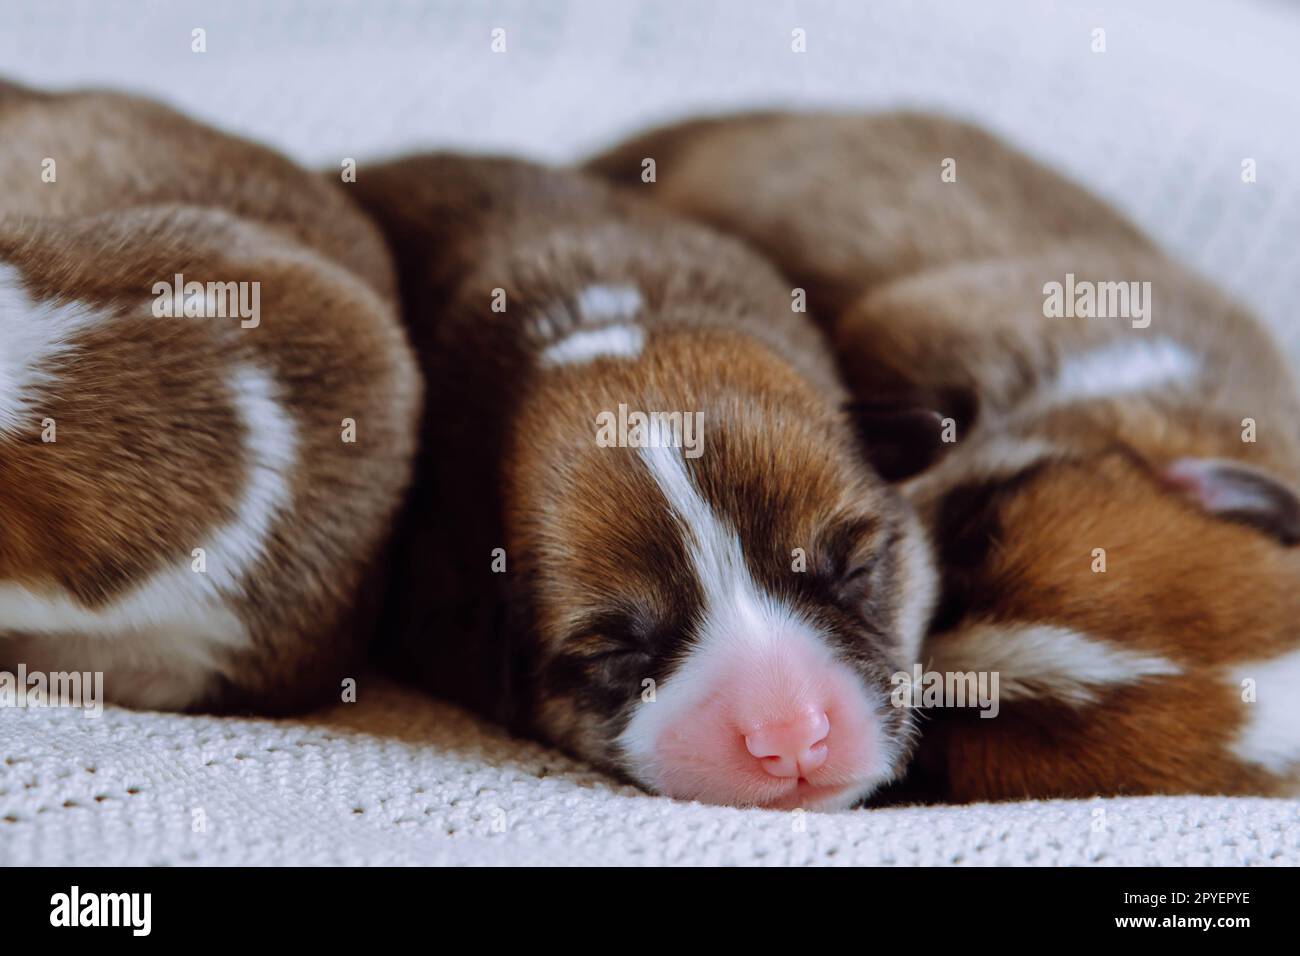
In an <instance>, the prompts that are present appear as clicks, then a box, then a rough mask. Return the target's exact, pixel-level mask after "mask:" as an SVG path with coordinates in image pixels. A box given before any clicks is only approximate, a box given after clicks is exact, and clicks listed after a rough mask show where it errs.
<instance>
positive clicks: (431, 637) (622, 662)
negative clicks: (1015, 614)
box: [358, 155, 932, 807]
mask: <svg viewBox="0 0 1300 956" xmlns="http://www.w3.org/2000/svg"><path fill="white" fill-rule="evenodd" d="M358 187H359V190H360V196H361V198H362V201H363V203H364V204H365V205H366V206H367V208H368V209H369V210H370V211H371V212H372V213H373V214H374V216H375V217H376V219H377V221H379V222H380V223H381V224H382V226H383V227H384V230H385V232H386V234H387V235H388V238H389V242H390V244H391V246H392V249H393V251H394V255H395V256H396V258H397V260H398V262H399V271H400V274H401V282H402V287H403V297H404V300H405V314H406V316H407V320H408V322H409V323H410V326H411V336H412V339H413V341H414V342H415V343H416V346H417V350H418V352H419V354H420V357H421V360H422V362H423V365H424V371H425V375H426V378H427V381H428V382H429V395H428V402H427V407H426V417H425V425H424V429H423V439H422V447H423V449H424V454H423V460H422V461H421V463H420V466H419V468H418V477H417V483H416V487H417V491H416V494H415V495H414V498H413V501H412V503H411V507H410V509H409V511H408V514H407V515H406V516H405V518H404V519H403V525H404V526H405V528H406V531H407V539H406V541H405V543H404V546H403V548H402V554H401V559H400V561H399V568H400V572H399V576H398V578H396V590H397V592H398V598H397V601H396V607H397V611H396V613H395V616H394V620H393V621H392V622H391V623H390V627H389V628H388V630H390V631H391V632H392V633H394V634H396V635H399V637H400V640H399V644H400V646H398V647H397V648H395V649H394V651H393V654H392V657H393V660H394V661H396V662H397V663H396V666H398V667H399V668H400V669H401V670H402V671H403V672H404V673H406V674H407V675H408V676H413V677H417V678H419V679H420V680H422V681H423V682H424V683H426V684H427V685H429V686H431V687H433V688H434V689H435V690H437V691H439V692H440V693H443V694H447V695H450V696H452V697H453V698H454V699H457V700H460V701H462V702H464V703H467V704H469V705H471V706H473V707H475V708H477V709H479V710H481V711H485V712H488V713H491V714H493V715H494V716H497V717H501V718H504V719H510V720H512V721H513V722H514V723H515V725H516V726H517V727H519V728H521V729H525V730H528V731H530V732H533V733H536V734H539V735H541V736H543V737H544V738H546V739H549V740H551V741H553V742H556V743H558V744H560V745H562V746H565V747H567V748H568V749H570V750H571V751H573V752H575V753H577V754H579V755H580V756H583V757H586V758H588V759H591V760H593V761H596V762H598V763H599V764H601V765H602V766H605V767H607V768H610V769H612V770H614V771H615V772H617V773H620V774H622V775H624V776H626V777H629V778H631V779H633V780H635V781H637V782H639V783H641V784H642V785H644V786H646V787H647V788H650V789H653V790H658V791H660V792H665V793H668V794H671V795H674V796H679V797H687V798H694V799H701V800H706V801H710V802H717V803H740V804H763V805H777V806H793V805H807V806H819V807H820V806H838V805H847V804H848V803H851V802H853V801H854V800H856V799H858V798H860V797H862V796H863V795H865V794H866V793H869V792H870V791H871V790H872V789H873V788H875V787H876V786H878V785H879V784H880V783H882V782H883V781H885V780H887V779H889V778H891V777H892V776H893V774H894V772H895V770H896V769H897V768H898V767H899V766H901V763H902V761H903V758H904V755H905V754H906V753H907V752H908V750H909V749H910V719H909V717H908V715H905V714H902V713H899V712H897V711H894V710H892V709H891V708H889V707H888V706H887V696H888V692H889V675H890V673H891V672H892V671H894V670H896V669H897V666H898V664H899V663H900V662H902V661H905V660H909V659H910V658H911V657H912V656H913V654H914V648H915V642H916V640H917V639H918V638H919V634H920V628H921V626H922V621H923V620H924V618H925V617H927V616H928V607H929V603H930V601H931V599H932V591H931V583H932V579H931V572H930V567H929V563H928V556H927V553H926V551H925V548H924V543H923V541H922V538H921V536H920V535H919V534H918V533H917V530H918V529H917V525H916V523H915V520H914V518H913V516H912V514H911V512H910V509H908V508H907V507H906V505H905V504H903V502H902V501H901V499H900V498H899V497H898V496H897V495H896V494H895V493H893V492H892V491H891V490H889V489H888V488H887V487H885V486H884V485H883V484H882V483H881V482H880V481H879V479H877V478H876V477H875V476H874V475H873V474H872V473H871V472H870V470H869V469H867V468H865V467H864V466H863V464H862V462H861V453H860V451H859V450H858V448H857V445H856V441H855V437H854V434H853V431H852V428H851V426H850V423H849V421H848V420H847V418H846V417H845V416H844V414H843V413H842V411H841V408H840V406H841V403H842V401H843V399H844V397H845V393H844V392H843V390H842V387H841V386H840V385H839V382H838V380H837V378H836V372H835V369H834V364H833V362H832V361H831V359H830V357H829V354H828V353H827V351H826V349H825V347H824V345H823V344H822V342H821V340H820V338H819V337H818V335H817V334H816V331H815V329H813V328H811V327H810V326H809V325H808V324H807V323H806V322H805V321H804V320H803V317H802V316H799V315H797V314H795V313H793V312H792V311H791V310H790V305H789V303H790V295H789V289H788V288H787V287H786V286H785V285H784V284H783V283H782V282H781V281H780V280H779V279H778V277H777V276H776V274H775V273H774V272H772V271H771V269H770V268H769V267H768V266H766V264H765V263H764V262H763V261H762V260H761V259H759V258H758V257H756V256H754V255H753V254H751V253H749V252H748V251H747V250H745V249H744V248H743V247H741V246H740V245H739V244H738V243H735V242H733V241H731V240H726V239H723V238H721V237H718V236H715V235H713V234H712V233H710V232H708V231H705V230H702V229H700V228H699V227H695V226H691V225H686V224H683V223H680V222H677V221H675V220H672V219H669V218H667V217H665V216H663V215H662V214H661V213H658V212H655V211H652V210H647V209H644V208H642V207H641V206H640V205H639V204H637V203H635V202H630V201H628V200H626V199H624V198H620V197H617V196H616V195H614V193H613V192H612V191H611V190H609V189H608V188H606V187H604V186H602V185H601V184H599V183H596V182H594V181H591V180H587V179H586V178H584V177H582V176H579V175H577V174H575V173H572V172H565V171H559V170H550V169H544V168H541V167H537V166H533V165H529V164H527V163H522V162H516V161H512V160H504V159H484V158H468V157H458V156H451V155H435V156H426V157H416V158H412V159H408V160H402V161H398V162H395V163H390V164H388V165H386V166H384V167H380V168H369V169H366V170H364V171H363V172H362V174H361V175H360V176H359V181H358ZM637 413H642V414H645V415H647V416H650V417H651V420H652V421H653V420H654V416H665V415H666V416H668V417H669V418H668V420H673V419H672V416H674V415H676V416H680V420H681V421H683V422H687V423H691V422H694V423H696V426H697V428H698V431H697V435H698V436H699V437H700V438H701V439H702V440H701V442H700V443H699V444H698V446H695V447H692V446H691V444H690V443H689V442H686V443H682V442H677V441H674V440H670V441H666V442H663V443H659V442H656V441H654V440H653V436H655V434H656V432H655V427H654V425H651V426H650V427H649V428H647V429H643V430H642V431H640V432H639V433H637V432H636V431H635V429H634V430H632V431H629V432H628V434H627V435H626V438H627V441H626V442H623V441H622V440H619V441H610V440H609V438H610V436H611V435H612V434H613V432H611V431H604V430H603V429H606V428H609V427H610V426H611V424H612V423H613V422H615V421H621V420H622V419H624V418H628V417H630V416H634V415H636V414H637ZM663 420H665V419H663V418H660V421H663ZM602 423H604V424H603V425H602ZM659 434H663V433H662V432H661V433H659ZM622 437H623V436H622V435H621V433H620V439H621V438H622ZM648 437H649V438H651V441H649V442H647V441H646V440H645V439H647V438H648ZM676 437H678V438H680V437H681V436H680V435H677V436H676ZM503 702H504V703H506V704H510V705H513V708H514V712H513V713H507V712H504V711H503V709H502V707H501V704H502V703H503ZM805 736H806V738H807V739H804V738H805Z"/></svg>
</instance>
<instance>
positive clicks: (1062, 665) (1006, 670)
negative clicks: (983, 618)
mask: <svg viewBox="0 0 1300 956" xmlns="http://www.w3.org/2000/svg"><path fill="white" fill-rule="evenodd" d="M930 650H931V652H932V654H933V657H932V658H931V661H930V664H929V666H930V667H931V668H933V669H934V670H938V671H943V672H953V673H965V672H967V671H986V672H993V671H997V672H998V674H999V696H1000V699H1001V700H1032V699H1049V700H1055V701H1059V702H1061V703H1066V704H1070V705H1073V706H1080V705H1084V704H1091V703H1095V702H1096V701H1097V699H1098V697H1099V691H1100V690H1101V689H1102V688H1105V687H1116V686H1121V685H1125V684H1139V683H1141V682H1143V681H1145V680H1147V679H1148V678H1152V677H1165V676H1172V675H1174V674H1179V673H1181V672H1182V668H1180V667H1179V666H1178V665H1177V664H1176V663H1174V662H1173V661H1171V660H1168V659H1167V658H1164V657H1161V656H1159V655H1157V654H1146V653H1141V652H1138V651H1131V650H1128V649H1127V648H1123V647H1119V646H1117V645H1115V644H1113V643H1111V642H1109V641H1105V640H1101V639H1099V638H1096V637H1092V636H1091V635H1089V634H1084V633H1081V632H1079V631H1073V630H1069V629H1068V628H1062V627H1054V626H1052V625H1049V624H995V623H978V624H973V625H970V626H968V627H964V628H962V629H961V630H959V631H954V632H951V633H950V634H944V635H939V636H938V637H936V638H935V639H934V640H933V641H932V642H931V643H930Z"/></svg>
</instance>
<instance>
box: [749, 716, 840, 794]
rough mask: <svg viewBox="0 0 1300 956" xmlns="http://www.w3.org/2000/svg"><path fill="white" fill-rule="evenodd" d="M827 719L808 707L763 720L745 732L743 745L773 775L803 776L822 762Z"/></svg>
mask: <svg viewBox="0 0 1300 956" xmlns="http://www.w3.org/2000/svg"><path fill="white" fill-rule="evenodd" d="M830 732H831V720H830V718H829V717H828V716H826V712H825V711H824V710H821V709H819V708H816V707H808V708H807V709H805V710H803V711H800V712H799V713H797V714H793V715H791V716H790V717H788V718H785V719H783V720H779V721H774V722H770V723H764V724H761V725H759V726H758V727H756V728H755V729H754V730H753V731H752V732H751V733H748V734H746V735H745V748H746V749H747V750H748V751H749V752H750V753H751V754H753V755H754V756H755V757H757V758H758V762H759V765H760V766H762V768H763V769H764V770H766V771H767V772H768V773H769V774H771V775H772V776H773V777H782V778H785V777H806V776H808V774H810V773H812V772H813V771H814V770H816V769H817V768H818V767H820V766H821V765H822V764H824V763H825V762H826V758H827V757H828V756H829V754H830V750H829V748H828V747H827V745H826V737H827V735H829V734H830Z"/></svg>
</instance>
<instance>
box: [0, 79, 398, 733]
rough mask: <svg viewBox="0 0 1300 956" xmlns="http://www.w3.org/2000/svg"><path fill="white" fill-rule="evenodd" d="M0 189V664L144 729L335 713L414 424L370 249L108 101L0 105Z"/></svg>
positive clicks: (343, 203)
mask: <svg viewBox="0 0 1300 956" xmlns="http://www.w3.org/2000/svg"><path fill="white" fill-rule="evenodd" d="M0 182H3V184H4V193H3V197H2V198H0V503H2V507H3V511H4V521H3V526H2V527H0V665H3V666H4V667H5V668H6V669H8V670H11V671H12V670H13V669H14V667H16V666H17V665H19V664H23V665H25V666H26V668H27V670H28V671H29V672H33V671H42V672H59V671H102V672H104V675H105V676H104V692H105V696H106V697H107V698H108V699H109V700H112V701H116V702H120V703H124V704H128V705H132V706H137V707H148V708H166V709H182V708H188V709H199V708H203V709H226V708H236V709H245V708H255V709H258V710H263V711H272V712H275V711H284V710H291V709H295V708H297V707H299V706H302V705H305V704H307V703H309V702H312V701H315V700H318V699H320V698H321V696H322V695H324V694H326V693H334V694H337V693H339V692H340V681H341V680H343V679H344V678H346V677H349V676H354V675H355V673H356V670H355V666H356V663H357V659H358V657H359V654H360V651H361V649H362V646H363V644H364V642H365V639H366V633H367V629H368V627H369V626H370V622H371V620H372V618H373V617H374V615H375V613H376V609H374V608H367V606H366V605H365V602H364V601H363V585H364V584H365V582H366V581H367V579H368V578H369V577H370V576H371V575H372V573H373V570H372V569H373V568H374V566H375V564H376V561H377V558H378V557H379V555H380V553H381V548H382V546H383V544H384V541H385V538H386V534H387V526H388V523H389V521H390V520H391V517H392V515H393V512H394V511H395V509H396V507H397V505H398V503H399V501H400V499H401V495H402V492H403V489H404V488H405V486H406V484H407V482H408V480H409V472H410V465H411V460H412V459H413V457H414V439H415V424H416V416H417V414H418V410H419V394H420V383H419V378H418V370H417V368H416V365H415V362H414V359H413V356H412V354H411V352H410V349H409V346H408V344H407V342H406V340H405V338H404V334H403V331H402V328H401V325H400V323H399V321H398V319H397V316H396V311H395V303H394V296H395V283H394V278H393V274H392V264H391V262H389V260H388V258H387V253H386V251H385V249H384V245H383V241H382V239H381V238H380V237H379V236H378V234H377V233H376V231H375V230H374V228H373V226H371V225H370V223H369V222H368V220H367V219H366V218H365V217H364V216H363V215H361V214H360V213H359V212H358V211H357V210H356V209H355V208H354V207H353V205H352V204H351V201H350V200H348V199H347V198H346V197H344V196H342V195H340V194H339V193H338V192H337V191H336V190H335V189H333V188H332V187H330V186H328V185H327V184H326V183H324V182H321V181H319V180H317V179H316V178H315V177H313V176H311V175H309V174H308V173H306V172H304V171H303V170H301V169H299V168H298V167H296V166H295V165H293V164H292V163H290V162H289V161H288V160H286V159H284V158H282V157H280V156H278V155H276V154H275V153H272V152H270V151H269V150H266V149H263V148H262V147H260V146H256V145H253V144H252V143H248V142H245V141H243V140H239V139H235V138H233V137H230V136H226V135H223V134H221V133H218V132H216V131H214V130H211V129H209V128H207V127H205V126H202V125H200V124H198V123H195V122H192V121H190V120H188V119H186V118H184V117H182V116H180V115H179V114H177V113H175V112H173V111H172V110H170V109H168V108H166V107H164V106H161V105H158V104H156V103H152V102H148V101H146V100H142V99H137V98H134V97H130V96H121V95H116V94H112V93H104V92H74V93H66V94H60V95H53V94H46V93H41V92H37V91H34V90H29V89H25V88H22V87H19V86H16V85H13V84H9V83H0ZM354 438H355V440H353V439H354Z"/></svg>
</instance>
